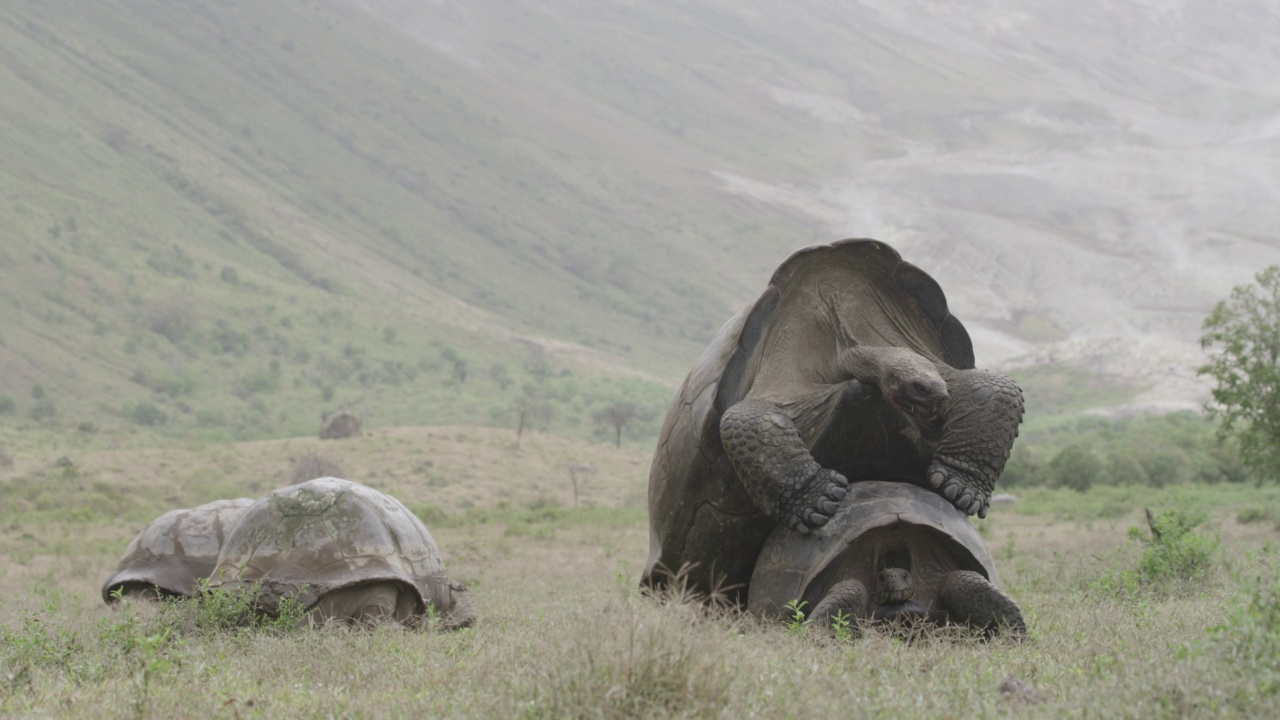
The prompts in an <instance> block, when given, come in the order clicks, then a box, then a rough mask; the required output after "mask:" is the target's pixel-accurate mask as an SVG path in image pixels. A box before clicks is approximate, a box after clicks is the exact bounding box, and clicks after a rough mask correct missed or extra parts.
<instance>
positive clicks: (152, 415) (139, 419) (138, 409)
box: [127, 402, 169, 427]
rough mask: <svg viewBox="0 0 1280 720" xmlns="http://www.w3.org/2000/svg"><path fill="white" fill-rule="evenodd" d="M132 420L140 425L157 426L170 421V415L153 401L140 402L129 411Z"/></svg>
mask: <svg viewBox="0 0 1280 720" xmlns="http://www.w3.org/2000/svg"><path fill="white" fill-rule="evenodd" d="M127 416H128V418H129V419H130V420H132V421H133V422H134V423H136V424H138V425H147V426H150V427H156V426H159V425H164V424H165V423H167V422H169V415H168V413H166V412H165V411H163V410H161V409H160V408H158V407H156V406H155V405H152V404H151V403H146V402H144V403H138V404H137V405H134V406H133V408H132V409H131V410H129V412H128V413H127Z"/></svg>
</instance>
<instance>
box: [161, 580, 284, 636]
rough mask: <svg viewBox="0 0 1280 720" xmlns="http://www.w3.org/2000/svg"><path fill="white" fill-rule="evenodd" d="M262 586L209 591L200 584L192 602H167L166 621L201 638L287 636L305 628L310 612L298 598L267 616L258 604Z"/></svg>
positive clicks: (184, 600) (176, 628)
mask: <svg viewBox="0 0 1280 720" xmlns="http://www.w3.org/2000/svg"><path fill="white" fill-rule="evenodd" d="M261 595H262V584H261V583H252V584H248V585H245V586H243V587H239V588H224V587H216V588H215V587H209V581H208V580H200V581H199V582H198V583H197V584H196V592H195V595H194V596H192V597H191V598H182V597H178V598H167V599H165V600H164V606H163V611H162V612H163V618H164V620H165V622H166V624H167V625H169V626H170V627H172V628H173V629H174V630H175V631H177V632H178V633H180V634H186V635H192V634H195V635H199V634H213V633H222V632H232V631H237V632H244V631H268V632H287V631H290V630H294V629H296V628H298V627H299V626H300V625H301V622H302V620H303V619H304V618H305V617H306V616H307V610H306V608H304V607H302V604H301V603H299V602H298V601H297V599H296V598H292V597H288V598H284V599H282V600H280V602H279V603H278V604H277V606H276V612H275V614H274V615H271V614H268V613H264V612H263V611H262V610H261V609H260V607H259V603H258V599H259V597H260V596H261Z"/></svg>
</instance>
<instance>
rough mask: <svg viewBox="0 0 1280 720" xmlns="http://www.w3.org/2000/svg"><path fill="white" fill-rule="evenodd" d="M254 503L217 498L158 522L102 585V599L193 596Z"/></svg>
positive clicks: (139, 538) (141, 535)
mask: <svg viewBox="0 0 1280 720" xmlns="http://www.w3.org/2000/svg"><path fill="white" fill-rule="evenodd" d="M252 504H253V501H252V500H250V499H249V498H236V499H235V500H214V501H213V502H210V503H205V504H204V505H199V506H196V507H193V508H186V509H183V510H170V511H169V512H167V513H165V514H163V515H161V516H160V517H158V518H156V519H155V520H153V521H152V522H151V524H150V525H147V526H146V527H145V528H143V529H142V532H140V533H138V535H137V536H136V537H134V539H133V541H132V542H130V543H129V547H128V548H126V549H125V551H124V555H123V556H122V557H121V558H120V563H119V564H118V565H117V566H116V571H115V573H114V574H113V575H112V576H111V577H109V578H107V581H106V582H105V583H103V585H102V599H103V600H104V601H106V602H108V603H110V602H113V601H114V600H116V599H117V598H118V597H122V596H123V597H133V598H149V599H152V600H154V599H156V598H158V597H161V596H169V597H175V596H176V597H191V594H192V593H193V592H195V589H196V582H197V581H199V580H203V579H205V578H207V577H209V573H210V572H212V571H213V568H214V566H215V565H216V564H217V562H218V553H219V552H220V551H221V550H222V542H223V540H225V539H226V537H227V533H228V532H230V531H231V528H232V526H234V525H235V524H236V521H237V520H239V519H240V515H241V514H242V513H243V512H244V511H245V509H246V508H248V507H249V506H250V505H252Z"/></svg>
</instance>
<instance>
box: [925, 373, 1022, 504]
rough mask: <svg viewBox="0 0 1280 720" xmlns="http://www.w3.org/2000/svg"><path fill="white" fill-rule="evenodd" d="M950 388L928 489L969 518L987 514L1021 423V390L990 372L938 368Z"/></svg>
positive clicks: (1009, 381)
mask: <svg viewBox="0 0 1280 720" xmlns="http://www.w3.org/2000/svg"><path fill="white" fill-rule="evenodd" d="M939 369H940V370H941V371H942V372H943V373H944V377H945V378H946V380H947V386H948V387H949V388H950V390H951V402H950V403H949V407H948V409H947V413H946V419H945V421H944V424H943V427H942V440H941V442H940V443H939V447H938V452H937V454H936V455H934V457H933V462H932V463H931V464H930V466H929V471H928V473H927V475H926V476H927V477H928V479H929V485H930V486H931V487H932V488H933V489H934V490H936V491H937V492H939V493H941V494H942V496H943V497H945V498H947V500H950V501H951V503H952V504H953V505H955V506H956V507H957V508H959V509H960V510H961V511H962V512H965V513H967V514H969V515H973V514H977V516H978V517H986V516H987V508H988V507H989V506H990V504H991V492H992V490H994V488H995V485H996V480H997V479H999V477H1000V473H1002V472H1004V464H1005V462H1006V461H1007V460H1008V459H1009V452H1010V450H1012V449H1013V441H1014V438H1016V437H1018V424H1019V423H1021V422H1022V389H1021V388H1019V387H1018V384H1017V383H1016V382H1014V381H1013V378H1010V377H1009V376H1007V375H1002V374H1000V373H997V372H991V371H989V370H954V369H951V368H947V367H945V366H939Z"/></svg>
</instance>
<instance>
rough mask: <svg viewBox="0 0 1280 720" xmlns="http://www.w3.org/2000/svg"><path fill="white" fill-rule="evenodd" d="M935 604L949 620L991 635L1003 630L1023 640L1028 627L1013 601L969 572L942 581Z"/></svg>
mask: <svg viewBox="0 0 1280 720" xmlns="http://www.w3.org/2000/svg"><path fill="white" fill-rule="evenodd" d="M938 601H939V603H940V604H941V605H942V607H943V609H944V610H946V612H947V617H948V619H949V620H952V621H955V622H962V623H966V624H968V625H970V626H972V627H975V628H978V629H980V630H984V631H987V632H993V631H995V630H998V629H999V630H1005V631H1007V632H1008V633H1009V634H1011V635H1012V636H1014V637H1025V636H1026V634H1027V623H1026V621H1025V620H1023V619H1022V610H1021V609H1020V608H1019V607H1018V604H1017V603H1015V602H1014V601H1013V598H1011V597H1009V596H1008V595H1005V594H1004V592H1002V591H1001V590H1000V588H997V587H996V586H995V585H992V584H991V582H990V581H988V580H987V579H986V578H985V577H983V576H982V575H980V574H978V573H976V572H973V571H972V570H956V571H954V572H951V573H948V574H947V576H946V577H945V578H943V580H942V586H941V588H940V589H939V591H938Z"/></svg>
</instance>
